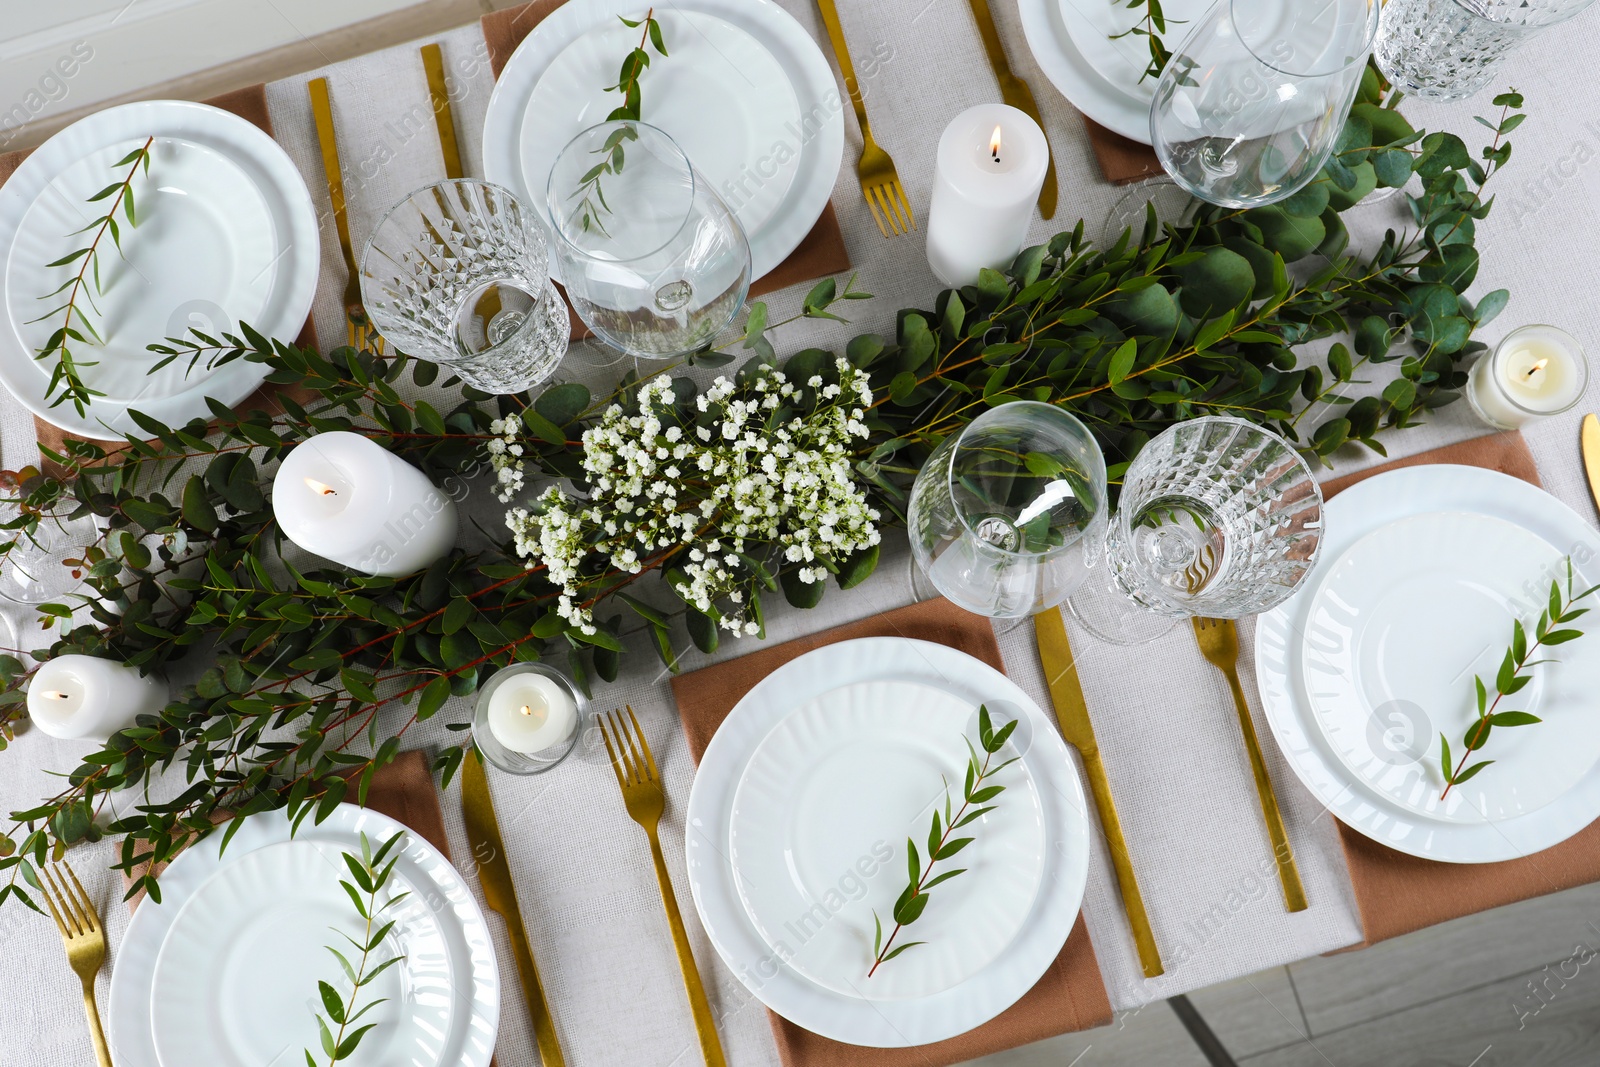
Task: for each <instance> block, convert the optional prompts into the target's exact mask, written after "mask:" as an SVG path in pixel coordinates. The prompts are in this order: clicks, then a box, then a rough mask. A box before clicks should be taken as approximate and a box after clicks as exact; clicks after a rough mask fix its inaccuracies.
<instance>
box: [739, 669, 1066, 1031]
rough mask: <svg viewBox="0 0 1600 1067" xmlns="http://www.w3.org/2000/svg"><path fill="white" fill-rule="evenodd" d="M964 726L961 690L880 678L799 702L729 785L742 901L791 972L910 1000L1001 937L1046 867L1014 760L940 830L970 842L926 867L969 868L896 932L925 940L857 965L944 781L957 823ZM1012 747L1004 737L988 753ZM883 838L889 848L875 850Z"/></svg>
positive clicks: (1031, 795)
mask: <svg viewBox="0 0 1600 1067" xmlns="http://www.w3.org/2000/svg"><path fill="white" fill-rule="evenodd" d="M1019 729H1020V727H1019ZM977 736H978V724H977V712H976V709H975V708H974V706H973V705H972V704H971V703H970V702H968V701H967V700H965V699H963V698H961V697H959V696H956V695H955V694H953V693H948V692H945V691H944V690H942V689H936V688H934V687H932V686H927V685H919V684H917V683H915V682H904V681H894V680H881V681H872V682H859V683H857V684H855V685H847V686H842V687H840V688H839V689H834V690H830V691H829V692H827V693H824V694H822V695H821V696H819V697H817V698H815V699H813V700H810V701H808V702H806V703H805V704H802V705H801V706H800V707H798V708H796V709H795V710H794V711H793V712H792V713H790V714H789V715H788V716H787V717H786V718H785V719H784V720H783V721H782V722H780V723H779V724H778V725H777V726H775V727H773V729H772V732H771V733H769V734H767V736H766V739H765V740H763V741H762V742H761V744H760V745H758V746H757V747H756V751H755V753H754V754H753V755H752V756H751V758H750V762H749V763H747V764H746V765H745V771H744V774H743V776H742V778H741V780H740V782H739V788H738V791H737V792H736V793H735V795H734V805H733V820H732V826H731V828H730V830H729V835H728V836H729V848H730V852H729V855H730V857H731V859H732V862H733V869H734V871H735V872H737V877H738V886H739V897H740V899H741V900H742V901H743V902H744V906H745V911H746V912H747V913H748V914H749V916H750V919H751V921H753V922H754V923H755V924H756V928H757V929H758V930H760V931H761V935H762V937H763V938H765V939H766V942H767V944H768V945H769V946H771V947H773V948H777V947H778V946H779V945H786V946H788V947H789V948H792V949H793V950H794V951H793V954H792V955H791V956H790V957H789V965H790V966H792V967H793V968H794V969H795V970H797V971H799V972H800V973H801V974H803V975H805V976H806V977H807V978H809V979H811V980H812V981H813V982H816V983H817V984H818V985H821V986H824V987H826V988H828V989H832V990H833V991H835V992H837V993H843V994H845V995H846V996H852V997H861V998H863V999H866V1000H913V999H917V998H921V997H929V996H932V995H934V994H936V993H942V992H943V991H945V990H946V989H949V988H950V987H952V986H954V985H957V984H958V983H960V982H963V981H965V980H967V979H968V978H971V977H972V976H973V975H974V974H977V973H978V972H979V971H981V970H982V969H983V968H984V967H986V966H988V964H989V962H990V961H991V960H993V959H994V958H995V957H996V956H998V955H1000V954H1001V953H1002V952H1004V951H1005V950H1006V949H1007V948H1009V947H1010V946H1011V942H1012V941H1013V939H1015V938H1016V936H1017V933H1018V931H1019V930H1020V929H1021V928H1022V923H1023V920H1024V919H1025V918H1026V917H1027V915H1028V911H1029V910H1030V909H1031V908H1032V906H1033V900H1034V897H1035V896H1036V895H1037V894H1038V892H1039V882H1040V879H1041V878H1042V877H1043V874H1044V848H1045V844H1044V818H1043V812H1042V811H1041V808H1040V804H1039V794H1038V790H1037V789H1036V787H1035V785H1034V782H1033V779H1032V777H1031V776H1030V775H1029V774H1028V773H1027V768H1026V767H1024V766H1023V765H1022V764H1021V763H1020V762H1019V763H1014V764H1012V765H1011V766H1010V767H1007V768H1005V769H1003V770H1001V771H1000V772H999V773H998V774H997V775H996V776H995V777H994V779H993V780H992V781H991V782H990V783H989V784H994V785H1002V786H1004V787H1005V792H1004V793H1002V794H1000V796H998V797H996V798H995V800H994V801H993V804H994V805H995V810H994V811H991V812H989V813H988V814H986V815H983V816H981V817H980V818H979V819H978V820H977V821H976V822H975V823H971V824H968V826H966V827H964V828H963V829H962V830H960V831H958V832H957V833H955V834H954V835H953V836H955V837H970V838H971V839H972V841H971V843H970V844H968V845H967V846H965V847H964V848H963V849H962V850H961V851H960V852H959V853H958V854H957V855H956V856H955V857H952V858H950V859H948V860H946V861H944V862H943V863H942V864H941V865H937V866H935V867H934V868H933V870H932V872H931V873H932V874H934V875H937V874H939V873H941V872H943V871H948V870H954V869H958V868H959V869H961V870H963V871H965V872H966V873H964V874H962V875H960V876H959V877H957V878H954V879H951V880H950V881H949V882H947V883H945V884H943V885H941V886H940V887H939V891H938V893H937V896H936V897H934V896H930V898H929V899H930V900H932V901H933V903H931V904H930V905H929V906H928V910H927V911H926V912H924V913H923V916H922V918H920V919H918V920H917V923H916V924H915V926H914V927H913V928H911V929H910V930H908V931H907V932H906V933H905V934H904V935H902V936H901V938H900V941H902V942H904V941H907V940H915V941H921V942H923V944H920V945H917V946H915V947H914V948H913V949H911V950H910V951H909V952H908V953H907V954H906V955H904V956H903V957H899V958H897V959H895V960H890V961H888V962H887V963H886V964H884V965H883V966H882V967H880V968H877V969H876V972H875V973H873V974H872V976H871V977H870V978H869V977H867V972H868V971H869V970H872V963H873V960H874V958H875V953H874V951H873V937H874V917H875V916H876V917H878V918H879V919H881V920H882V921H883V923H884V928H883V929H884V932H885V933H886V934H887V933H889V932H891V928H892V926H893V922H892V920H891V919H890V918H889V917H890V916H892V915H893V913H894V903H895V898H896V897H898V896H899V894H900V892H901V890H902V889H904V887H905V884H906V844H905V843H906V840H907V839H908V838H910V839H912V840H914V841H916V842H917V849H918V850H919V852H918V855H919V859H920V861H921V863H922V865H924V867H925V866H926V864H927V862H928V851H927V848H928V846H927V837H928V831H929V828H930V824H931V822H932V819H933V813H934V811H936V810H939V811H941V812H942V809H943V801H944V799H945V787H944V785H942V784H941V783H948V784H949V788H950V790H951V797H950V799H951V811H950V814H951V815H952V816H954V817H955V818H956V819H957V820H958V821H959V819H960V817H961V816H960V809H961V807H962V798H961V788H962V782H963V780H964V775H965V773H966V771H965V768H966V766H967V760H968V749H967V745H966V742H964V741H963V740H962V739H963V738H969V739H974V743H976V741H975V739H976V738H977ZM1016 754H1017V753H1016V752H1015V751H1014V750H1012V749H1011V748H1010V747H1009V745H1008V746H1007V747H1006V748H1005V749H1003V750H1002V751H1001V752H1000V753H998V754H996V755H995V756H994V757H993V760H994V762H995V763H996V764H999V763H1001V762H1003V761H1004V760H1007V759H1010V758H1011V757H1012V756H1014V755H1016ZM884 850H888V851H890V852H892V853H893V856H894V858H893V859H891V860H888V861H886V862H882V863H878V862H873V861H874V860H876V858H877V856H880V855H882V853H883V852H884ZM863 857H867V863H865V864H863V863H862V862H861V860H862V858H863ZM864 869H870V870H871V874H870V876H865V875H863V874H862V871H863V870H864ZM819 908H820V910H819Z"/></svg>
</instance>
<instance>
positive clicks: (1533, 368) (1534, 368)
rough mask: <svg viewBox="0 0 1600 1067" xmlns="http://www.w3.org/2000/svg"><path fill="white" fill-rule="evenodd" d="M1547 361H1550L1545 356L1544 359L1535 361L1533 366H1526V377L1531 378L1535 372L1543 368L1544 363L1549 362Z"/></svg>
mask: <svg viewBox="0 0 1600 1067" xmlns="http://www.w3.org/2000/svg"><path fill="white" fill-rule="evenodd" d="M1549 362H1550V357H1549V356H1546V357H1545V358H1544V359H1541V360H1540V361H1539V362H1537V363H1535V364H1534V365H1533V366H1531V367H1529V368H1528V377H1530V378H1532V377H1533V376H1534V375H1535V374H1538V373H1539V372H1540V371H1542V370H1544V365H1545V364H1546V363H1549Z"/></svg>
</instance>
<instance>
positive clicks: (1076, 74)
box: [1017, 0, 1150, 144]
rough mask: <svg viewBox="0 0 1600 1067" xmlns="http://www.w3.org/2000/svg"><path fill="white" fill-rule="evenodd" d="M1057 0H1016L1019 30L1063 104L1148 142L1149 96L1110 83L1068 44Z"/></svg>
mask: <svg viewBox="0 0 1600 1067" xmlns="http://www.w3.org/2000/svg"><path fill="white" fill-rule="evenodd" d="M1061 4H1062V0H1017V13H1018V14H1020V15H1021V16H1022V33H1023V36H1024V37H1026V38H1027V41H1028V49H1029V51H1031V52H1032V53H1033V58H1034V60H1035V61H1036V62H1037V63H1038V64H1039V69H1040V70H1042V71H1044V76H1045V77H1046V78H1049V79H1050V84H1052V85H1054V86H1055V87H1056V89H1057V90H1058V91H1059V92H1060V93H1061V95H1062V96H1064V97H1066V98H1067V102H1068V103H1070V104H1071V105H1072V106H1073V107H1075V108H1077V109H1078V110H1079V111H1081V112H1083V113H1084V114H1085V115H1087V116H1088V117H1089V118H1091V119H1093V120H1094V121H1096V122H1098V123H1099V124H1100V125H1102V126H1104V127H1105V128H1106V129H1108V130H1111V131H1112V132H1114V133H1120V134H1121V135H1122V136H1124V137H1126V138H1128V139H1129V140H1132V141H1138V142H1139V143H1140V144H1149V143H1150V100H1149V98H1148V97H1146V98H1144V99H1139V98H1137V97H1133V96H1130V95H1129V94H1127V93H1125V92H1123V91H1122V90H1121V89H1118V88H1117V87H1116V86H1115V85H1112V84H1111V83H1110V82H1109V81H1107V80H1106V79H1105V77H1104V76H1102V75H1101V74H1100V72H1099V71H1097V70H1095V69H1094V66H1093V65H1092V64H1090V62H1089V61H1088V60H1087V59H1085V58H1084V57H1083V53H1082V52H1080V51H1078V46H1077V45H1075V44H1073V43H1072V35H1071V34H1070V33H1069V32H1068V31H1067V24H1066V19H1065V17H1064V16H1063V15H1062V11H1061Z"/></svg>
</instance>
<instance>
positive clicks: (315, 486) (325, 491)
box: [306, 478, 339, 496]
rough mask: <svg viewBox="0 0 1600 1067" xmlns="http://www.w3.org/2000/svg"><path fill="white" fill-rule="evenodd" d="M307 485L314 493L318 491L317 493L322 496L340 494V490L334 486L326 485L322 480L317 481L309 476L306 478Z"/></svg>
mask: <svg viewBox="0 0 1600 1067" xmlns="http://www.w3.org/2000/svg"><path fill="white" fill-rule="evenodd" d="M306 487H307V488H309V489H310V490H311V491H312V492H313V493H316V494H318V495H320V496H338V495H339V494H338V490H336V489H334V487H333V486H331V485H324V484H323V483H322V482H319V481H317V480H316V479H315V478H307V479H306Z"/></svg>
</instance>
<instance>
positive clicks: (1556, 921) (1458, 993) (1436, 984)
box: [973, 885, 1600, 1067]
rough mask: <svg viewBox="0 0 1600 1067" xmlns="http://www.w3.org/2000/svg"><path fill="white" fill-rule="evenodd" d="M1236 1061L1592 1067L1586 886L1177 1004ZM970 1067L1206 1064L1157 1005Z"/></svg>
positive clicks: (1599, 1015) (1255, 1066)
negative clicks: (1196, 1015)
mask: <svg viewBox="0 0 1600 1067" xmlns="http://www.w3.org/2000/svg"><path fill="white" fill-rule="evenodd" d="M1190 1000H1191V1001H1192V1002H1193V1003H1194V1005H1195V1007H1196V1008H1198V1009H1199V1011H1200V1013H1201V1014H1202V1015H1203V1016H1204V1017H1205V1019H1206V1021H1207V1022H1208V1023H1210V1025H1211V1027H1212V1029H1213V1030H1215V1031H1216V1033H1217V1036H1218V1037H1219V1038H1221V1039H1222V1043H1223V1044H1224V1045H1225V1046H1227V1048H1228V1051H1229V1052H1230V1053H1232V1054H1233V1056H1234V1057H1235V1058H1236V1059H1237V1060H1238V1061H1239V1063H1240V1065H1241V1067H1594V1065H1596V1064H1600V885H1597V886H1582V887H1579V888H1577V889H1572V890H1568V891H1567V892H1565V893H1558V894H1555V895H1553V896H1548V897H1543V898H1540V899H1538V900H1530V901H1524V902H1522V903H1520V904H1514V905H1511V906H1509V907H1505V908H1499V909H1497V910H1495V911H1491V912H1487V913H1485V914H1482V915H1475V916H1470V917H1468V918H1465V919H1458V920H1456V921H1455V922H1452V923H1446V924H1444V925H1442V926H1436V927H1432V928H1430V929H1427V930H1420V931H1418V932H1417V933H1414V934H1410V935H1408V936H1406V937H1402V938H1397V939H1395V940H1393V941H1387V942H1385V943H1383V944H1381V945H1376V946H1374V947H1372V948H1369V949H1364V950H1362V951H1360V952H1352V953H1344V954H1341V955H1338V956H1331V957H1325V958H1319V959H1313V960H1306V961H1304V962H1301V963H1296V964H1292V965H1290V966H1288V967H1279V968H1275V969H1274V970H1270V971H1263V972H1262V973H1260V974H1255V975H1251V976H1250V977H1248V978H1241V979H1239V980H1237V981H1234V982H1229V983H1227V984H1225V985H1220V986H1213V987H1211V988H1209V989H1204V990H1201V991H1199V992H1197V993H1195V994H1193V995H1192V996H1191V997H1190ZM973 1062H974V1064H981V1065H982V1067H1206V1059H1205V1057H1204V1056H1202V1055H1201V1054H1200V1052H1199V1051H1198V1050H1197V1049H1196V1048H1195V1046H1194V1044H1193V1042H1191V1041H1190V1039H1189V1036H1188V1034H1187V1033H1186V1032H1185V1031H1184V1029H1183V1027H1182V1025H1180V1024H1179V1022H1178V1019H1177V1017H1176V1016H1175V1015H1174V1014H1173V1013H1172V1010H1171V1009H1170V1008H1169V1007H1168V1006H1167V1005H1166V1004H1164V1003H1162V1004H1154V1005H1151V1006H1149V1007H1147V1008H1145V1009H1143V1010H1142V1011H1139V1012H1135V1013H1129V1014H1127V1015H1125V1016H1123V1017H1121V1018H1118V1019H1117V1020H1116V1021H1115V1022H1113V1023H1112V1024H1111V1025H1110V1026H1105V1027H1102V1028H1100V1029H1098V1030H1091V1031H1088V1032H1086V1033H1081V1034H1072V1035H1068V1036H1066V1037H1061V1038H1057V1039H1055V1040H1053V1041H1045V1042H1041V1043H1039V1044H1037V1045H1031V1046H1029V1047H1027V1048H1022V1049H1017V1050H1015V1051H1013V1052H1007V1053H1002V1054H1000V1055H997V1056H989V1057H986V1058H985V1059H982V1060H976V1061H973Z"/></svg>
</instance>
